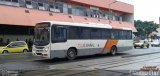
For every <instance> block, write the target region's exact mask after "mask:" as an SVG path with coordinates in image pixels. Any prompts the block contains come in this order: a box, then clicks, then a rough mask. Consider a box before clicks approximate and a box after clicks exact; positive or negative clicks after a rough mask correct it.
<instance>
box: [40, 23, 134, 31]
mask: <svg viewBox="0 0 160 76" xmlns="http://www.w3.org/2000/svg"><path fill="white" fill-rule="evenodd" d="M43 22H49V23H51V24H58V25H66V26H81V27H95V28H108V29H112V26H111V25H109V24H101V23H91V22H86V23H75V22H60V21H42V22H39V23H43ZM122 30H132V29H131V28H126V27H122Z"/></svg>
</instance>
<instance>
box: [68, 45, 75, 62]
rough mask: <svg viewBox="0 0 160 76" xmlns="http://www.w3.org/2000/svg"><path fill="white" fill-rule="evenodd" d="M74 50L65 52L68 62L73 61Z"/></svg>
mask: <svg viewBox="0 0 160 76" xmlns="http://www.w3.org/2000/svg"><path fill="white" fill-rule="evenodd" d="M76 56H77V55H76V50H75V49H72V48H71V49H69V50H68V51H67V59H68V60H74V59H75V58H76Z"/></svg>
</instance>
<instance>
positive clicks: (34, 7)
mask: <svg viewBox="0 0 160 76" xmlns="http://www.w3.org/2000/svg"><path fill="white" fill-rule="evenodd" d="M32 6H33V9H38V4H37V2H36V1H32Z"/></svg>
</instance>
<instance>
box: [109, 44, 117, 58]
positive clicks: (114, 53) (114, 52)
mask: <svg viewBox="0 0 160 76" xmlns="http://www.w3.org/2000/svg"><path fill="white" fill-rule="evenodd" d="M110 54H111V55H113V56H114V55H116V54H117V48H116V47H115V46H112V48H111V52H110Z"/></svg>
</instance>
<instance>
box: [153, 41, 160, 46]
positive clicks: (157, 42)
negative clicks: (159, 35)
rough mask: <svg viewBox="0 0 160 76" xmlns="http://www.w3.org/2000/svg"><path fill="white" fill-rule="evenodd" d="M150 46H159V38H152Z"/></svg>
mask: <svg viewBox="0 0 160 76" xmlns="http://www.w3.org/2000/svg"><path fill="white" fill-rule="evenodd" d="M151 46H152V47H153V46H160V40H154V41H153V42H152V43H151Z"/></svg>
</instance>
